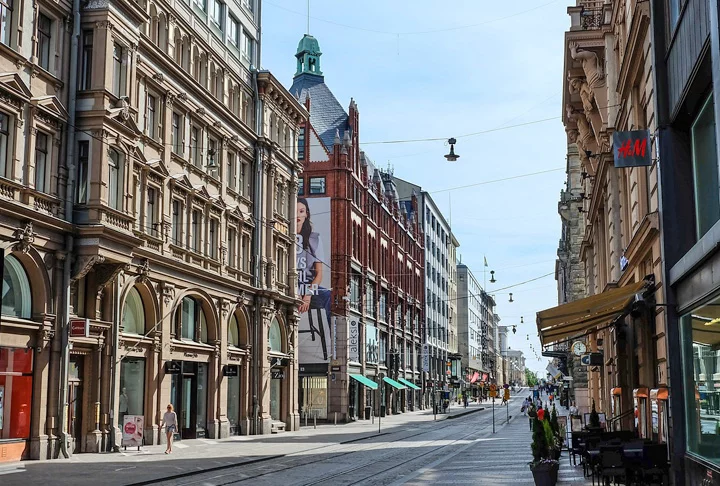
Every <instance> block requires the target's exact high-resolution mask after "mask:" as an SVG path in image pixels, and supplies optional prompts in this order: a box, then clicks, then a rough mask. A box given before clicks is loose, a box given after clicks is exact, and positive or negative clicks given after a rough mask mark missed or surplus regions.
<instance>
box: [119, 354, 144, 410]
mask: <svg viewBox="0 0 720 486" xmlns="http://www.w3.org/2000/svg"><path fill="white" fill-rule="evenodd" d="M144 402H145V360H144V359H142V358H124V359H123V360H122V362H121V363H120V397H119V400H118V414H119V416H120V420H119V423H120V424H122V423H123V418H124V417H125V415H144V407H143V403H144Z"/></svg>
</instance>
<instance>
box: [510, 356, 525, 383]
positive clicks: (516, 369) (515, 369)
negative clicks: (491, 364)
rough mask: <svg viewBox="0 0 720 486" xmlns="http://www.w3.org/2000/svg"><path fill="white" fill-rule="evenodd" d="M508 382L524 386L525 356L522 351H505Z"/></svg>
mask: <svg viewBox="0 0 720 486" xmlns="http://www.w3.org/2000/svg"><path fill="white" fill-rule="evenodd" d="M507 369H508V380H507V381H508V384H510V385H513V386H525V356H524V355H523V352H522V351H519V350H517V349H508V352H507Z"/></svg>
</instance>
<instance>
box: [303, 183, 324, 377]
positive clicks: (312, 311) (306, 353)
mask: <svg viewBox="0 0 720 486" xmlns="http://www.w3.org/2000/svg"><path fill="white" fill-rule="evenodd" d="M330 228H331V225H330V198H329V197H322V198H310V199H305V198H298V201H297V235H296V236H295V242H296V245H295V252H296V263H297V265H296V266H297V272H298V296H299V297H300V298H301V299H302V304H301V305H300V328H299V338H298V341H299V342H298V349H299V357H298V359H299V361H300V363H301V364H311V363H327V362H329V361H330V360H331V359H332V356H331V354H332V353H331V344H332V337H331V329H332V328H331V326H330V323H331V322H332V320H331V318H330V294H331V292H330V290H331V289H330V282H331V279H330V277H331V275H330V272H331V268H330V262H331V261H332V258H331V251H332V240H331V234H330Z"/></svg>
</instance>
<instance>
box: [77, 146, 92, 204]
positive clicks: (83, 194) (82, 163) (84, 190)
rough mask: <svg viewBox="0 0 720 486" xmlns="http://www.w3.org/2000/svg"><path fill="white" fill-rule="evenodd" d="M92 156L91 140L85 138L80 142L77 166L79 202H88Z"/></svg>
mask: <svg viewBox="0 0 720 486" xmlns="http://www.w3.org/2000/svg"><path fill="white" fill-rule="evenodd" d="M89 157H90V142H88V141H86V140H84V141H82V142H78V166H77V202H78V204H85V203H87V196H88V162H89Z"/></svg>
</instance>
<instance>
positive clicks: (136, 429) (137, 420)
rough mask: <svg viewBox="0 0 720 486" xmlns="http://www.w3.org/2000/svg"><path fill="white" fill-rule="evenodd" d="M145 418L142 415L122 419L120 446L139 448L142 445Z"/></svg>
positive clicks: (126, 416)
mask: <svg viewBox="0 0 720 486" xmlns="http://www.w3.org/2000/svg"><path fill="white" fill-rule="evenodd" d="M144 429H145V417H143V416H142V415H125V417H123V428H122V445H123V446H125V447H127V446H130V447H140V446H142V445H143V430H144Z"/></svg>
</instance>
